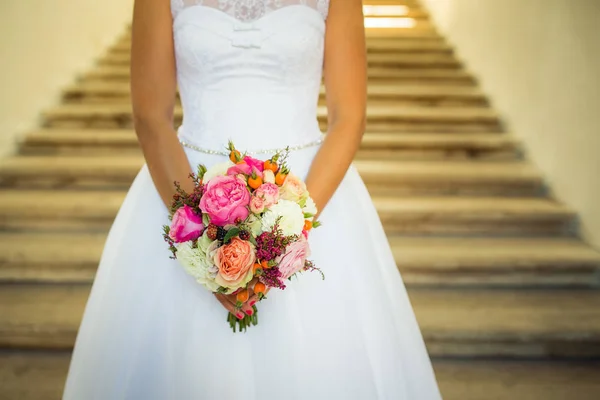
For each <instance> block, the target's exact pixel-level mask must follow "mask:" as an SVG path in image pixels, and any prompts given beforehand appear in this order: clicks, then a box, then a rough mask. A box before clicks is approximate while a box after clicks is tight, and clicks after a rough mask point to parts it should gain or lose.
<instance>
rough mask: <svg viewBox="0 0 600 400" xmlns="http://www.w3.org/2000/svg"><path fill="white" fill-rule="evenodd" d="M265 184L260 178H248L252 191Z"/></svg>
mask: <svg viewBox="0 0 600 400" xmlns="http://www.w3.org/2000/svg"><path fill="white" fill-rule="evenodd" d="M262 184H263V180H262V178H261V177H260V176H258V175H257V176H256V178H254V177H252V176H251V177H249V178H248V186H250V187H251V188H252V189H258V188H259V187H260V185H262Z"/></svg>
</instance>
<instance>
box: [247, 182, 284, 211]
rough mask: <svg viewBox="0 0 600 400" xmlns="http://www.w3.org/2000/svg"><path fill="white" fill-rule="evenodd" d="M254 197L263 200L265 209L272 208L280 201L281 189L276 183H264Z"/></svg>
mask: <svg viewBox="0 0 600 400" xmlns="http://www.w3.org/2000/svg"><path fill="white" fill-rule="evenodd" d="M253 196H254V197H260V198H262V199H263V200H264V202H265V208H270V207H272V206H274V205H275V204H277V202H278V201H279V187H278V186H277V185H275V184H274V183H263V184H262V185H260V186H259V187H258V189H256V190H255V191H254V194H253Z"/></svg>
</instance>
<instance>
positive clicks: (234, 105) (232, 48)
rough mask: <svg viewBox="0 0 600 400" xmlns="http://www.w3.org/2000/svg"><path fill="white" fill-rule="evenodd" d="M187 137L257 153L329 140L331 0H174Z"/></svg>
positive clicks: (205, 145)
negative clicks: (324, 93) (321, 115)
mask: <svg viewBox="0 0 600 400" xmlns="http://www.w3.org/2000/svg"><path fill="white" fill-rule="evenodd" d="M171 4H172V13H173V16H174V18H173V38H174V43H175V57H176V61H177V80H178V86H179V93H180V97H181V103H182V106H183V114H184V119H183V124H182V126H181V127H180V128H179V131H178V134H179V136H180V138H181V139H182V140H185V141H186V142H187V143H190V144H194V145H196V146H198V147H202V148H205V149H210V150H222V149H223V147H224V146H225V145H226V143H227V141H228V140H229V139H232V140H234V141H235V142H236V145H237V146H238V148H240V149H244V150H248V151H253V150H258V149H270V148H278V147H286V146H295V145H300V144H303V143H306V142H310V141H314V140H316V139H319V138H320V137H321V135H322V134H321V132H320V130H319V125H318V122H317V102H318V97H319V93H320V87H321V76H322V70H323V51H324V35H325V18H326V16H327V6H328V0H172V1H171Z"/></svg>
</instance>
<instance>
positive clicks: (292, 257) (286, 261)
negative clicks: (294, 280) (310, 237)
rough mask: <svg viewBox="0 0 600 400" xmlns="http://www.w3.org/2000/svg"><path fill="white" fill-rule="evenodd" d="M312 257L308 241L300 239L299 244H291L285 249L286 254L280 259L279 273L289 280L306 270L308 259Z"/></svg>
mask: <svg viewBox="0 0 600 400" xmlns="http://www.w3.org/2000/svg"><path fill="white" fill-rule="evenodd" d="M309 256H310V246H309V245H308V241H307V240H306V239H304V238H302V237H301V238H300V240H298V241H297V242H292V243H290V244H289V245H288V246H287V248H286V249H285V254H284V255H282V256H281V257H279V260H277V261H278V263H279V265H278V266H279V271H281V274H282V278H283V279H287V278H289V277H290V276H292V275H294V274H295V273H296V272H298V271H300V270H302V268H304V263H305V262H306V258H307V257H309Z"/></svg>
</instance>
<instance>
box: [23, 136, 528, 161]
mask: <svg viewBox="0 0 600 400" xmlns="http://www.w3.org/2000/svg"><path fill="white" fill-rule="evenodd" d="M20 150H21V153H24V154H61V155H82V154H90V155H94V154H95V155H102V154H105V155H108V154H113V155H114V154H131V153H134V152H135V154H139V146H138V141H137V137H136V135H135V133H134V131H133V130H131V129H40V130H37V131H34V132H31V133H29V134H27V135H26V136H25V137H24V138H23V140H22V143H21V147H20ZM518 156H519V145H518V142H517V140H516V139H514V138H513V137H511V136H509V135H506V134H500V133H492V134H490V133H474V134H473V133H472V134H452V135H448V134H445V133H368V132H367V133H366V134H365V135H364V137H363V140H362V145H361V148H360V150H359V152H358V154H357V158H358V159H374V158H377V159H390V160H392V159H394V160H398V159H405V160H406V159H413V160H416V159H419V160H425V159H426V160H435V159H484V160H485V159H493V160H501V159H502V160H511V159H515V158H517V157H518Z"/></svg>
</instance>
